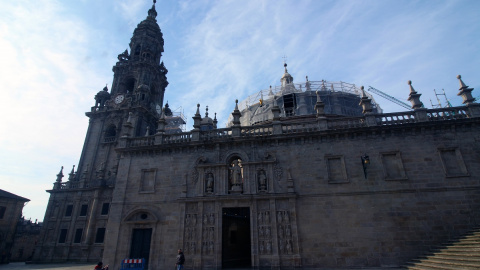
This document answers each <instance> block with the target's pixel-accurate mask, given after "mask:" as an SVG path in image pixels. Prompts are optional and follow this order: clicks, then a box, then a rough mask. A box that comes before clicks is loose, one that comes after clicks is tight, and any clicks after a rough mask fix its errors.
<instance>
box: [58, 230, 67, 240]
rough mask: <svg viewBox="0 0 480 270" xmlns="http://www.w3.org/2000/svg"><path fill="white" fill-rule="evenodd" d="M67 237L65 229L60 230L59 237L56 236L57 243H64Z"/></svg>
mask: <svg viewBox="0 0 480 270" xmlns="http://www.w3.org/2000/svg"><path fill="white" fill-rule="evenodd" d="M66 239H67V229H61V230H60V237H59V238H58V243H65V240H66Z"/></svg>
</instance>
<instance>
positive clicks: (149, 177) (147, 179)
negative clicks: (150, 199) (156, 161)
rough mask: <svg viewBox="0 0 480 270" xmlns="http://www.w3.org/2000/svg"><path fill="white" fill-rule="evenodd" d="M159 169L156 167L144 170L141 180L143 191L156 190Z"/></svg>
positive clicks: (141, 189)
mask: <svg viewBox="0 0 480 270" xmlns="http://www.w3.org/2000/svg"><path fill="white" fill-rule="evenodd" d="M156 173H157V171H156V170H155V169H150V170H142V179H141V181H140V191H141V192H154V191H155V177H156Z"/></svg>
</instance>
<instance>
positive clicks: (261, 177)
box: [258, 170, 267, 191]
mask: <svg viewBox="0 0 480 270" xmlns="http://www.w3.org/2000/svg"><path fill="white" fill-rule="evenodd" d="M258 187H259V189H260V191H265V190H267V176H265V171H264V170H260V171H259V172H258Z"/></svg>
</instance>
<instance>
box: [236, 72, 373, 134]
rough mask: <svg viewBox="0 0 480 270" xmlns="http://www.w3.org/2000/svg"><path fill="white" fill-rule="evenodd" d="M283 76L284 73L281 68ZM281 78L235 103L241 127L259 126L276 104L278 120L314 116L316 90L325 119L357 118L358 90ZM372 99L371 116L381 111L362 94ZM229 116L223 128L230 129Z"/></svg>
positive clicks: (351, 86) (268, 118)
mask: <svg viewBox="0 0 480 270" xmlns="http://www.w3.org/2000/svg"><path fill="white" fill-rule="evenodd" d="M285 74H288V72H287V68H286V65H285ZM285 74H284V75H283V76H282V78H281V79H280V81H281V85H280V86H275V87H272V86H270V88H269V89H265V90H261V91H259V92H257V93H255V94H253V95H250V96H249V97H247V98H246V99H245V100H243V101H241V102H239V103H238V109H239V110H240V112H241V113H242V117H241V118H240V123H241V125H242V126H251V125H257V124H262V123H265V122H268V121H271V120H272V119H273V113H272V110H271V109H272V107H273V106H274V105H278V107H279V108H280V110H281V113H280V114H281V117H283V118H287V117H294V116H307V115H315V114H316V111H315V109H314V107H315V103H316V102H317V93H316V92H317V91H318V93H319V96H320V99H321V101H322V102H323V103H324V104H325V114H326V115H327V116H329V117H352V116H361V115H363V114H362V107H361V106H360V105H359V103H360V99H361V97H362V91H361V89H360V87H357V86H356V85H355V84H351V83H346V82H341V81H340V82H332V81H326V80H321V81H309V80H308V77H307V78H306V81H305V82H304V83H293V78H292V77H291V76H290V74H288V75H287V76H286V75H285ZM365 94H366V95H367V97H368V98H370V99H371V100H372V107H373V110H372V112H373V113H382V109H381V108H380V106H379V105H378V103H377V102H376V101H375V99H374V98H373V96H372V95H371V94H369V93H365ZM232 120H233V118H232V116H230V117H229V119H228V123H227V126H232Z"/></svg>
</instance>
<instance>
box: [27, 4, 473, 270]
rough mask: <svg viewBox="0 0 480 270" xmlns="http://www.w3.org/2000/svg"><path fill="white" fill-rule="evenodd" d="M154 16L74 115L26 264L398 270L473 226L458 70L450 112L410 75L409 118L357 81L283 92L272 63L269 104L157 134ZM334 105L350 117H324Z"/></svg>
mask: <svg viewBox="0 0 480 270" xmlns="http://www.w3.org/2000/svg"><path fill="white" fill-rule="evenodd" d="M156 15H157V13H156V11H155V6H152V8H151V9H150V10H149V11H148V16H147V18H146V19H145V20H143V21H142V22H141V23H140V24H138V26H137V28H136V29H135V31H134V33H133V37H132V39H131V42H130V45H129V47H130V52H128V51H125V52H124V53H122V54H120V55H119V57H118V59H119V60H118V62H117V63H116V65H115V66H114V67H113V72H114V78H113V84H112V87H111V90H110V92H109V90H108V89H106V88H105V89H104V90H102V91H100V92H99V93H98V94H97V95H96V96H95V100H96V103H95V106H93V107H92V108H91V109H90V111H89V112H87V113H86V115H87V117H89V118H90V122H89V127H88V130H87V134H86V138H85V144H84V147H83V151H82V155H81V157H80V161H79V164H78V168H77V171H75V168H73V169H72V170H71V172H70V173H69V174H68V180H65V181H64V180H63V177H64V175H63V171H60V172H59V174H58V175H57V181H56V182H55V183H54V186H53V188H52V189H51V190H49V191H48V192H49V193H50V200H49V202H48V207H47V210H46V213H45V218H44V225H43V228H42V233H41V236H40V240H39V243H38V245H37V248H36V251H35V258H34V261H37V262H60V261H81V262H86V261H89V262H96V261H99V260H103V261H104V263H105V264H109V265H110V266H112V267H113V268H115V269H118V268H119V266H120V262H121V261H122V260H123V259H125V258H144V259H146V261H147V264H148V269H162V268H168V267H172V266H173V265H174V263H175V255H176V251H177V249H178V248H182V249H183V250H184V252H185V256H186V264H185V267H186V268H187V269H220V268H229V267H244V268H277V269H281V268H283V269H290V268H323V267H325V268H348V267H396V266H401V265H403V264H405V263H406V262H408V261H410V260H412V259H415V258H417V257H419V256H421V255H422V254H424V253H426V252H428V251H429V250H430V249H431V248H432V247H435V246H437V245H439V244H441V243H443V242H445V241H448V240H449V239H452V238H454V237H457V236H459V235H462V234H463V233H465V232H467V231H469V230H471V229H473V228H475V227H476V226H478V224H479V222H480V213H479V211H478V209H480V176H479V175H480V144H479V141H480V137H479V135H478V134H479V131H480V107H479V104H477V103H475V102H474V98H472V95H471V91H472V90H473V89H472V88H469V87H468V86H466V85H465V84H464V82H463V81H462V79H461V77H458V80H459V83H460V89H459V96H461V97H462V98H463V100H464V106H460V107H449V108H439V109H425V108H424V107H423V106H422V103H421V101H420V94H419V93H417V92H416V91H415V89H414V88H413V86H412V84H411V82H410V83H409V85H410V95H409V101H410V102H411V103H412V109H413V110H411V111H406V112H399V113H381V110H380V109H379V107H378V106H376V104H375V103H374V102H372V98H371V97H370V96H368V95H367V94H366V93H365V92H364V91H363V89H362V88H360V89H357V90H356V91H357V92H358V95H357V96H354V95H345V97H344V96H342V95H341V94H338V93H337V92H336V91H332V93H334V92H335V94H332V95H331V96H329V98H331V100H332V105H328V104H327V105H328V106H331V107H328V106H327V105H326V97H327V96H328V93H330V92H328V91H330V90H329V89H328V88H329V85H326V86H325V88H320V89H318V91H314V90H312V89H310V88H311V83H310V82H309V81H308V79H307V81H306V82H305V84H304V91H303V90H301V91H297V90H298V88H296V87H295V86H294V84H293V78H292V77H291V76H290V74H288V72H287V69H286V66H285V74H284V76H283V77H282V79H281V82H282V86H281V87H280V90H279V91H280V93H281V99H279V96H278V95H276V94H273V95H272V98H271V99H267V98H264V97H263V96H262V98H261V100H260V102H259V104H256V105H255V106H248V108H247V107H245V108H243V107H242V106H240V108H239V104H238V103H233V102H232V105H235V109H234V110H233V112H232V114H231V124H230V126H229V127H227V128H218V127H217V125H216V118H214V119H212V118H210V117H209V116H208V111H207V113H206V114H205V116H203V117H202V115H201V114H200V111H201V108H200V105H198V107H197V112H196V114H195V115H194V116H193V121H194V124H193V129H192V130H190V131H187V132H168V130H172V129H171V128H170V129H169V125H171V122H170V121H169V119H171V118H169V117H170V116H169V111H168V110H167V108H166V107H163V101H164V93H165V90H166V87H167V85H168V82H167V78H166V74H167V72H168V71H167V69H166V68H165V66H164V65H163V62H161V56H162V53H163V45H164V41H163V37H162V33H161V31H160V28H159V26H158V24H157V22H156V19H155V18H156ZM287 74H288V75H287ZM309 87H310V88H309ZM331 87H332V89H333V88H334V86H333V84H332V86H331ZM327 92H328V93H327ZM264 100H265V101H264ZM309 100H310V103H309V102H307V101H309ZM312 100H313V101H312ZM339 100H346V101H348V102H350V103H351V102H353V101H355V104H356V105H355V106H357V107H358V110H359V111H358V112H357V111H356V110H353V109H352V110H350V109H348V110H343V111H345V112H347V111H348V113H346V114H345V115H342V114H341V111H342V110H338V112H340V113H334V114H333V113H331V112H333V111H335V110H334V109H335V108H337V107H335V102H337V101H338V102H339ZM357 102H358V103H357ZM347 107H348V108H350V107H351V106H350V105H349V106H347ZM347 107H346V108H347ZM251 108H255V111H252V109H251ZM327 108H328V109H327ZM247 110H250V112H248V113H246V112H247ZM257 111H258V112H257ZM260 111H262V112H264V113H259V112H260ZM245 115H250V116H251V118H252V119H253V118H255V123H248V121H247V122H246V120H245V118H242V117H245Z"/></svg>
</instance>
